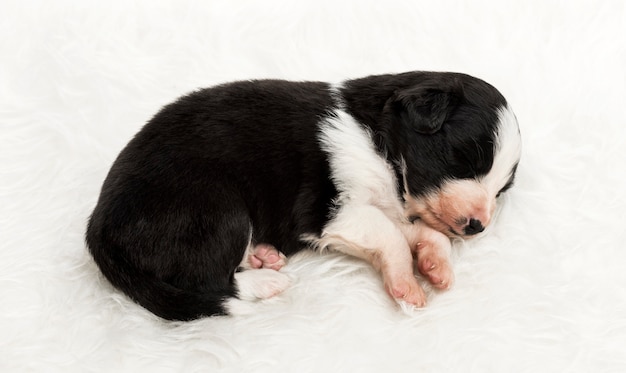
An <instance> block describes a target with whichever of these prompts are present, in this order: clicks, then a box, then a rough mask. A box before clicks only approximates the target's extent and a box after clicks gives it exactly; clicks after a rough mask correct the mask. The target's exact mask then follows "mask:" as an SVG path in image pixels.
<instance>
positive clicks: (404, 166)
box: [86, 72, 521, 320]
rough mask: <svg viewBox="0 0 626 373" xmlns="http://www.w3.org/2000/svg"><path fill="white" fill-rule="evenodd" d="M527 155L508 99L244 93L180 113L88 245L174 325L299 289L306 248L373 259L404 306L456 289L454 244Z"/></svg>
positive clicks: (336, 90) (409, 88)
mask: <svg viewBox="0 0 626 373" xmlns="http://www.w3.org/2000/svg"><path fill="white" fill-rule="evenodd" d="M520 149H521V141H520V134H519V130H518V125H517V121H516V118H515V116H514V114H513V112H512V111H511V109H510V107H509V106H508V104H507V102H506V100H505V99H504V97H502V95H501V94H500V93H499V92H498V91H497V90H496V89H495V88H494V87H492V86H491V85H489V84H487V83H485V82H484V81H482V80H479V79H477V78H474V77H471V76H468V75H463V74H456V73H436V72H409V73H404V74H397V75H379V76H369V77H366V78H362V79H355V80H348V81H345V82H343V83H341V84H338V85H331V84H328V83H322V82H288V81H282V80H259V81H243V82H235V83H230V84H224V85H220V86H216V87H213V88H209V89H203V90H199V91H197V92H194V93H191V94H189V95H187V96H184V97H182V98H180V99H179V100H178V101H176V102H174V103H173V104H170V105H168V106H166V107H164V108H163V109H162V110H161V111H160V112H159V113H157V114H156V115H155V116H154V118H152V120H150V121H149V122H148V123H147V124H146V125H145V126H144V127H143V129H142V130H141V131H140V132H139V133H138V134H137V135H136V136H135V138H134V139H133V140H132V141H131V142H130V143H129V144H128V145H127V146H126V148H125V149H124V150H123V151H122V152H121V154H120V155H119V156H118V158H117V160H116V161H115V163H114V164H113V166H112V167H111V170H110V172H109V174H108V176H107V178H106V180H105V181H104V185H103V186H102V190H101V194H100V198H99V200H98V203H97V206H96V207H95V210H94V212H93V214H92V215H91V218H90V220H89V224H88V228H87V234H86V240H87V245H88V247H89V250H90V252H91V254H92V255H93V257H94V259H95V262H96V263H97V264H98V266H99V268H100V270H101V271H102V273H103V274H104V276H105V277H106V278H107V279H108V280H109V281H110V282H111V283H112V284H113V285H114V286H116V287H117V288H119V289H121V290H122V291H123V292H125V293H126V294H127V295H128V296H130V297H131V298H132V299H134V300H135V301H136V302H138V303H139V304H140V305H142V306H143V307H145V308H147V309H148V310H150V311H152V312H153V313H155V314H156V315H158V316H160V317H162V318H165V319H170V320H190V319H194V318H198V317H201V316H211V315H221V314H228V313H236V312H237V309H238V307H241V304H242V303H241V302H242V301H245V300H249V299H257V298H267V297H271V296H273V295H275V294H278V293H280V292H281V291H283V290H284V289H285V288H286V287H287V286H288V285H289V282H290V278H289V277H288V276H287V275H286V274H284V273H282V272H280V271H278V270H279V269H280V268H281V267H282V266H283V265H284V264H285V258H286V256H289V255H290V254H293V253H295V252H297V251H299V250H302V249H304V248H314V249H318V250H322V249H326V248H330V249H333V250H338V251H340V252H343V253H346V254H349V255H353V256H356V257H358V258H362V259H364V260H366V261H367V262H369V263H371V265H372V266H374V267H375V268H376V269H377V270H378V271H379V272H380V273H381V275H382V277H383V280H384V284H385V288H386V290H387V292H388V293H389V294H390V295H391V296H392V297H393V298H394V299H396V300H397V301H398V302H399V303H403V304H408V305H411V306H415V307H421V306H424V304H425V301H426V296H425V293H424V291H423V289H422V287H421V286H420V284H419V283H418V281H417V279H416V277H415V276H414V272H413V259H414V258H416V262H417V269H418V271H419V272H420V273H421V274H422V275H423V276H424V277H425V278H426V279H427V280H428V281H429V282H431V283H432V284H433V285H434V286H435V287H437V288H442V289H445V288H448V287H449V286H451V285H452V283H453V281H454V275H453V272H452V269H451V267H450V259H449V254H450V238H449V237H469V236H472V235H475V234H478V233H480V232H482V231H483V230H484V229H485V227H486V226H487V225H489V223H490V221H491V219H492V216H493V212H494V209H495V207H496V201H497V196H498V195H499V194H500V193H502V192H504V191H505V190H506V189H507V188H509V187H510V186H511V184H512V182H513V177H514V175H515V170H516V166H517V163H518V161H519V157H520Z"/></svg>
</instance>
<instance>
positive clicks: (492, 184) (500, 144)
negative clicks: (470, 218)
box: [479, 106, 522, 197]
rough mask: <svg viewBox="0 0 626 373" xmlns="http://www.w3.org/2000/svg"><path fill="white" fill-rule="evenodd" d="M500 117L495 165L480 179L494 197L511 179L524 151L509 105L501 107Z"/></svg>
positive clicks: (515, 120)
mask: <svg viewBox="0 0 626 373" xmlns="http://www.w3.org/2000/svg"><path fill="white" fill-rule="evenodd" d="M498 119H499V121H500V124H499V126H498V133H497V135H496V144H495V151H494V160H493V165H492V166H491V170H489V173H488V174H487V175H485V176H484V177H483V178H482V179H481V180H479V181H480V184H481V185H482V186H483V187H484V188H485V190H486V191H487V193H488V195H489V196H493V197H495V195H496V194H498V192H499V191H500V189H502V187H504V185H506V183H507V182H508V181H509V178H510V177H511V172H512V171H513V167H515V165H516V164H517V162H519V159H520V156H521V152H522V138H521V136H520V132H519V127H518V125H517V119H516V118H515V114H513V111H512V110H511V109H510V108H509V107H508V106H507V107H504V108H502V109H500V110H499V113H498Z"/></svg>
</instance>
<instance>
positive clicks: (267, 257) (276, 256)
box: [248, 243, 287, 271]
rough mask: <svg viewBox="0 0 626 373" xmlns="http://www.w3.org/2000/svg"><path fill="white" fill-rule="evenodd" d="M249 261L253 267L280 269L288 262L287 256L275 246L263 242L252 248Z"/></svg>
mask: <svg viewBox="0 0 626 373" xmlns="http://www.w3.org/2000/svg"><path fill="white" fill-rule="evenodd" d="M248 262H249V263H250V266H251V267H252V268H268V269H273V270H276V271H278V270H279V269H281V268H282V267H283V266H284V265H285V264H286V263H287V258H286V257H285V256H284V255H283V254H282V253H280V252H279V251H278V250H276V248H275V247H274V246H272V245H269V244H263V243H261V244H258V245H256V246H255V247H254V249H252V253H251V254H250V255H249V256H248Z"/></svg>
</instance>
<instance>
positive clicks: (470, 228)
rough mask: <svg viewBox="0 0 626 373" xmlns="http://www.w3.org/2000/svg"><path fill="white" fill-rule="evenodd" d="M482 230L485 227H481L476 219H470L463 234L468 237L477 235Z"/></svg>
mask: <svg viewBox="0 0 626 373" xmlns="http://www.w3.org/2000/svg"><path fill="white" fill-rule="evenodd" d="M484 230H485V227H483V224H482V223H481V222H480V220H476V219H470V221H469V224H467V225H466V226H465V229H464V231H465V234H466V235H468V236H471V235H473V234H478V233H480V232H482V231H484Z"/></svg>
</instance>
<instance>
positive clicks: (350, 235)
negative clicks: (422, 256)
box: [319, 205, 426, 307]
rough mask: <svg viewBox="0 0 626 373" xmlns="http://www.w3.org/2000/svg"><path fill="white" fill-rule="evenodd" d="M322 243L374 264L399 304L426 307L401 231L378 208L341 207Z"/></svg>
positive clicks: (365, 206) (387, 288)
mask: <svg viewBox="0 0 626 373" xmlns="http://www.w3.org/2000/svg"><path fill="white" fill-rule="evenodd" d="M319 244H320V245H321V246H322V247H331V248H333V249H335V250H338V251H341V252H344V253H346V254H349V255H352V256H356V257H358V258H361V259H364V260H366V261H368V262H369V263H371V264H372V266H374V268H376V269H377V270H378V271H379V272H380V273H381V274H382V277H383V281H384V284H385V289H386V290H387V292H388V293H389V294H390V295H391V296H392V297H393V298H394V299H395V300H396V301H397V302H398V303H400V304H402V303H408V304H410V305H412V306H417V307H423V306H424V305H425V304H426V294H425V293H424V290H423V289H422V287H421V286H420V284H419V283H418V282H417V279H416V278H415V276H414V274H413V268H412V262H413V261H412V256H411V250H410V247H409V245H408V243H407V241H406V239H405V238H404V235H403V234H402V232H401V231H400V229H399V228H398V227H397V226H396V225H395V224H394V223H393V222H392V221H391V220H390V219H389V218H388V217H387V216H386V215H385V214H384V213H383V212H382V211H381V210H379V209H378V208H376V207H374V206H368V205H357V206H344V207H342V208H341V209H340V211H339V212H338V214H337V216H336V217H335V218H334V219H333V220H332V222H331V223H330V224H329V225H328V226H327V227H326V228H325V229H324V232H323V233H322V237H321V239H320V240H319Z"/></svg>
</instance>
